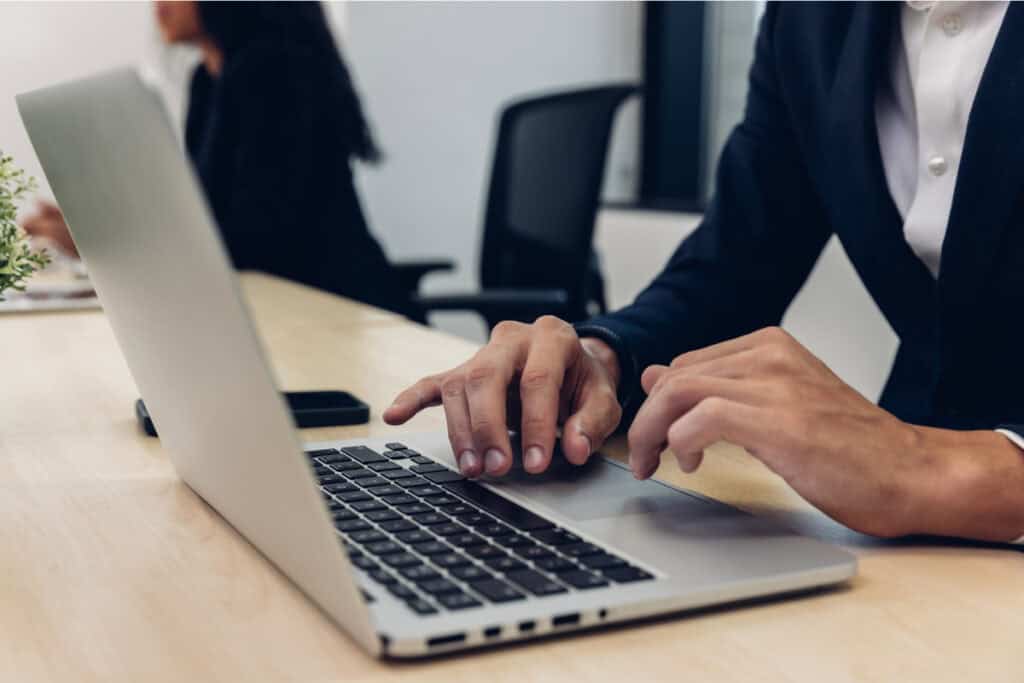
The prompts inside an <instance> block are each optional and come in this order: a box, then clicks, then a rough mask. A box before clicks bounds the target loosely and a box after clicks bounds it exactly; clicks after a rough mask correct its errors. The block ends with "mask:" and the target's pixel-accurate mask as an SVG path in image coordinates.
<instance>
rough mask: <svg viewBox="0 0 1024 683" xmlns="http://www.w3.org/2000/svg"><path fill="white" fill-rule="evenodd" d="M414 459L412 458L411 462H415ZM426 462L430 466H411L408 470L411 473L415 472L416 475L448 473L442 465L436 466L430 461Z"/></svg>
mask: <svg viewBox="0 0 1024 683" xmlns="http://www.w3.org/2000/svg"><path fill="white" fill-rule="evenodd" d="M415 459H416V458H413V460H415ZM424 460H426V458H424ZM427 462H428V463H430V464H429V465H413V466H412V467H410V468H409V469H410V470H411V471H413V472H415V473H416V474H430V473H431V472H448V471H449V469H448V468H447V467H445V466H444V465H438V464H437V463H436V462H433V461H432V460H427Z"/></svg>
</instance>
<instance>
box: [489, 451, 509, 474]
mask: <svg viewBox="0 0 1024 683" xmlns="http://www.w3.org/2000/svg"><path fill="white" fill-rule="evenodd" d="M504 464H505V454H504V453H502V452H501V451H499V450H498V449H497V448H492V449H491V450H489V451H487V452H486V453H485V454H484V466H485V467H486V468H487V474H497V473H498V472H500V471H501V468H502V467H503V466H504Z"/></svg>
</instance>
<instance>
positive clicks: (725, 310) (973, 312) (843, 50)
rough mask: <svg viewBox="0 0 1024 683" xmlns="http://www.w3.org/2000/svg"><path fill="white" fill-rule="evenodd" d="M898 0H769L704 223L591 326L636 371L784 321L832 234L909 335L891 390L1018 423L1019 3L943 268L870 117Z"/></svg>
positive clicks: (1022, 259) (949, 420)
mask: <svg viewBox="0 0 1024 683" xmlns="http://www.w3.org/2000/svg"><path fill="white" fill-rule="evenodd" d="M895 30H899V4H898V3H879V4H874V3H864V4H858V3H853V4H848V3H822V4H816V3H783V4H778V5H775V4H770V5H769V7H768V8H767V10H766V12H765V15H764V18H763V20H762V22H761V27H760V32H759V35H758V39H757V47H756V53H755V57H754V63H753V66H752V67H751V71H750V90H749V94H748V99H747V106H746V112H745V115H744V118H743V120H742V122H741V123H740V124H739V125H738V126H737V127H736V129H735V130H734V131H733V132H732V134H731V136H730V138H729V140H728V142H727V144H726V146H725V149H724V151H723V153H722V157H721V160H720V162H719V166H718V172H717V183H716V194H715V197H714V199H713V200H712V202H711V204H710V206H709V208H708V211H707V213H706V215H705V216H704V220H703V222H702V223H701V225H700V227H699V228H698V229H697V230H696V231H695V232H694V233H693V234H692V235H691V236H690V237H689V238H688V239H686V241H684V242H683V243H682V245H680V246H679V248H678V249H677V250H676V252H675V253H674V254H673V255H672V257H671V260H670V261H669V263H668V265H667V266H666V268H665V270H664V271H663V272H662V273H661V274H660V275H659V276H658V277H657V279H655V280H654V282H653V283H652V284H651V285H650V286H649V287H648V288H647V289H646V290H645V291H644V292H642V293H641V294H640V295H639V296H638V297H637V299H636V301H635V302H634V303H633V304H632V305H630V306H628V307H626V308H624V309H622V310H620V311H617V312H615V313H611V314H609V315H606V316H602V317H599V318H596V319H593V320H591V321H589V322H588V323H586V324H584V325H581V326H580V328H579V329H580V333H581V334H583V335H589V336H597V337H600V338H603V339H604V340H605V341H606V342H608V343H609V344H611V345H612V346H613V347H614V348H615V350H616V351H617V352H618V355H619V358H620V362H621V364H622V367H623V378H624V382H625V384H624V392H623V395H624V396H632V397H633V399H632V400H629V401H627V402H628V403H631V404H632V405H631V406H627V411H626V412H627V415H629V414H630V411H629V409H628V408H630V407H632V408H633V409H635V408H636V407H637V404H638V403H639V400H637V398H639V399H642V398H643V396H642V391H641V390H640V388H639V384H638V378H639V373H640V372H641V371H642V370H643V368H645V367H646V366H647V365H650V364H652V363H667V362H669V361H671V359H672V358H673V357H675V356H676V355H678V354H680V353H683V352H685V351H688V350H691V349H695V348H699V347H703V346H706V345H708V344H713V343H715V342H719V341H722V340H725V339H728V338H732V337H736V336H738V335H742V334H745V333H748V332H751V331H753V330H756V329H759V328H762V327H765V326H770V325H777V324H778V323H779V321H780V320H781V318H782V315H783V313H784V312H785V310H786V308H787V307H788V306H789V304H790V302H791V301H792V299H793V297H794V296H795V294H796V293H797V291H798V290H799V289H800V287H801V286H802V285H803V283H804V281H805V280H806V278H807V276H808V273H809V272H810V270H811V268H812V266H813V265H814V263H815V261H816V260H817V258H818V256H819V254H820V253H821V250H822V248H823V247H824V245H825V242H826V241H827V240H828V239H829V237H830V236H831V235H832V234H835V235H837V236H838V237H839V240H840V241H841V242H842V245H843V247H844V248H845V249H846V253H847V254H848V255H849V257H850V260H851V261H852V263H853V265H854V267H855V268H856V270H857V273H858V274H859V275H860V277H861V279H862V280H863V282H864V285H865V286H866V288H867V290H868V291H869V292H870V294H871V296H872V297H873V298H874V300H875V302H876V303H877V304H878V306H879V308H880V309H881V311H882V313H883V314H884V315H885V317H886V319H887V320H888V321H889V324H890V325H891V326H892V328H893V330H895V332H896V334H897V335H898V336H899V339H900V346H899V351H898V353H897V355H896V359H895V362H894V365H893V368H892V370H891V373H890V375H889V378H888V381H887V383H886V386H885V389H884V391H883V393H882V397H881V400H880V401H879V403H880V405H881V406H882V407H883V408H885V409H887V410H889V411H891V412H892V413H894V414H895V415H896V416H897V417H899V418H901V419H903V420H905V421H909V422H912V423H915V424H923V425H932V426H938V427H946V428H953V429H976V428H996V427H1007V428H1010V429H1013V430H1014V431H1017V432H1018V433H1024V360H1022V357H1021V352H1022V350H1024V348H1022V347H1024V5H1022V4H1017V3H1012V4H1011V6H1010V8H1009V10H1008V12H1007V14H1006V18H1005V20H1004V22H1003V26H1002V28H1001V30H1000V32H999V35H998V38H997V40H996V43H995V46H994V48H993V51H992V54H991V57H990V58H989V61H988V64H987V66H986V68H985V71H984V74H983V76H982V80H981V84H980V86H979V89H978V92H977V96H976V99H975V102H974V107H973V109H972V110H971V113H970V118H969V123H968V127H967V135H966V140H965V145H964V149H963V155H962V158H961V163H960V170H959V175H958V177H957V185H956V191H955V194H954V199H953V206H952V210H951V213H950V217H949V225H948V230H947V233H946V238H945V242H944V244H943V248H942V258H941V269H940V274H939V277H938V280H937V281H936V279H935V278H934V277H933V276H932V275H931V273H930V272H929V271H928V269H927V267H926V266H925V265H924V264H923V263H922V262H921V260H920V259H918V258H917V256H916V255H915V254H914V253H913V251H912V250H911V248H910V246H909V245H908V244H907V242H906V240H905V238H904V236H903V229H902V220H901V218H900V215H899V213H898V211H897V209H896V206H895V204H894V203H893V201H892V197H891V196H890V194H889V190H888V186H887V184H886V180H885V174H884V170H883V167H882V159H881V155H880V152H879V144H878V138H877V134H876V123H875V115H874V98H875V91H876V85H877V83H878V82H879V79H880V78H887V77H888V73H889V64H888V56H889V45H890V43H889V41H890V38H891V37H892V31H895Z"/></svg>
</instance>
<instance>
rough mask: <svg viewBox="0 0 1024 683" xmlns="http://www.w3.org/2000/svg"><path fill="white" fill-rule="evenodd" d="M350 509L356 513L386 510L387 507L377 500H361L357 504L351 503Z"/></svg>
mask: <svg viewBox="0 0 1024 683" xmlns="http://www.w3.org/2000/svg"><path fill="white" fill-rule="evenodd" d="M351 507H352V509H353V510H355V511H356V512H372V511H373V510H386V509H387V506H386V505H384V503H382V502H380V501H379V500H361V501H359V502H358V503H352V505H351Z"/></svg>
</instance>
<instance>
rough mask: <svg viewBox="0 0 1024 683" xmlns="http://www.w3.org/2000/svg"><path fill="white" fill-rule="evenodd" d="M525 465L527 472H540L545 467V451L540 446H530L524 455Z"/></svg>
mask: <svg viewBox="0 0 1024 683" xmlns="http://www.w3.org/2000/svg"><path fill="white" fill-rule="evenodd" d="M523 465H524V466H525V467H526V471H527V472H539V471H540V469H541V468H542V467H543V466H544V451H542V450H541V449H540V446H530V447H529V448H527V449H526V453H524V454H523Z"/></svg>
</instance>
